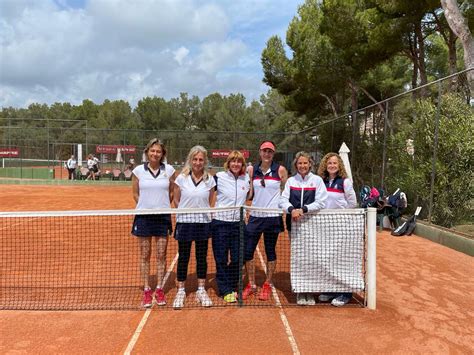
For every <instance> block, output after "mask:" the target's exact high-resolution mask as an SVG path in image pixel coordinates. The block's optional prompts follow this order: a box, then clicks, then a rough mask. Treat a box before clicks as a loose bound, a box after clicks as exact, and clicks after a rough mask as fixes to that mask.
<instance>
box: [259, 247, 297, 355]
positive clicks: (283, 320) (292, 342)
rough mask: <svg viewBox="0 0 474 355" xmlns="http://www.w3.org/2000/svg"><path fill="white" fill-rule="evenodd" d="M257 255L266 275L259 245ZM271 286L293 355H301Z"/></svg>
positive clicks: (265, 267) (274, 290)
mask: <svg viewBox="0 0 474 355" xmlns="http://www.w3.org/2000/svg"><path fill="white" fill-rule="evenodd" d="M257 254H258V258H259V259H260V263H261V264H262V265H263V271H264V272H265V274H266V273H267V265H266V264H265V262H264V260H263V256H262V253H261V252H260V249H259V248H258V245H257ZM271 286H272V294H273V298H274V299H275V304H276V305H277V306H278V313H279V314H280V319H281V321H282V323H283V326H284V328H285V332H286V335H287V336H288V341H289V342H290V345H291V349H293V354H294V355H300V350H299V349H298V344H297V343H296V339H295V337H294V335H293V332H292V331H291V327H290V323H289V322H288V318H287V317H286V314H285V311H284V310H283V307H282V306H281V302H280V297H278V293H277V291H276V289H275V287H274V286H273V284H272V285H271Z"/></svg>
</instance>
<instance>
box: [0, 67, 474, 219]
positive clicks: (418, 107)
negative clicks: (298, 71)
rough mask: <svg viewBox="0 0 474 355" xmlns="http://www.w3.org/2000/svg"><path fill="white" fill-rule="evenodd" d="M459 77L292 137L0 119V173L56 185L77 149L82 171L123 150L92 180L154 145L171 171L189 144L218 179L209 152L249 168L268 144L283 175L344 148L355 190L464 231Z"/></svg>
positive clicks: (469, 109) (469, 104) (465, 156)
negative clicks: (17, 171)
mask: <svg viewBox="0 0 474 355" xmlns="http://www.w3.org/2000/svg"><path fill="white" fill-rule="evenodd" d="M469 70H474V69H469ZM469 70H464V71H462V72H459V73H456V74H453V75H450V76H448V77H445V78H442V79H439V80H436V81H434V82H431V83H429V84H427V85H424V86H420V87H418V88H416V89H413V90H409V91H406V92H404V93H402V94H399V95H397V96H394V97H391V98H389V99H386V100H383V101H380V102H376V103H374V104H373V105H370V106H367V107H364V108H361V109H359V110H357V111H353V112H349V113H346V114H344V115H340V116H338V117H319V118H318V121H319V122H320V123H319V124H317V125H315V126H313V127H310V128H307V129H305V130H302V131H299V132H277V133H275V132H273V133H269V132H228V131H225V132H224V131H222V132H209V131H199V130H189V131H144V130H124V129H96V128H90V127H87V122H86V121H84V120H56V119H55V120H34V119H33V120H32V119H0V148H1V149H3V150H4V151H5V150H6V151H9V150H10V151H12V150H13V151H15V150H16V151H17V155H14V154H13V155H7V156H5V155H4V157H3V158H1V157H0V159H1V160H2V161H1V163H0V168H8V167H23V168H26V167H36V166H43V167H47V168H49V169H50V170H51V169H53V170H54V175H55V177H56V178H63V179H64V178H67V172H66V170H65V169H64V162H65V161H66V160H67V159H68V158H69V157H70V156H71V155H74V156H78V147H79V145H81V146H80V147H81V153H82V165H85V162H86V157H87V155H88V154H89V153H94V154H96V152H97V151H98V147H99V146H119V147H120V146H133V147H135V150H134V152H127V151H124V154H122V156H121V160H120V161H117V157H116V154H113V153H112V154H110V153H109V154H105V153H102V154H96V155H97V156H98V157H99V158H100V161H101V168H102V170H107V171H109V170H111V169H113V168H120V169H122V170H123V169H124V168H125V166H126V164H127V162H128V161H129V160H130V159H131V158H133V159H134V160H135V162H136V163H139V162H141V161H142V150H143V147H144V145H145V144H146V143H147V142H148V141H149V140H150V139H151V138H154V137H158V138H160V139H161V140H162V141H163V142H164V144H165V145H166V147H167V149H168V162H169V163H170V164H173V165H175V166H176V167H177V168H180V167H181V166H182V164H183V163H184V161H185V160H186V156H187V153H188V151H189V149H190V148H191V147H192V146H194V145H196V144H200V145H203V146H204V147H206V148H207V149H208V151H209V156H210V159H209V160H210V164H211V165H212V167H214V168H215V169H219V168H220V167H222V165H223V159H222V157H220V158H218V157H212V153H213V151H220V150H231V149H239V150H246V151H248V154H249V157H248V159H247V160H248V161H249V162H256V161H258V147H259V144H260V142H262V141H263V140H272V141H274V142H275V144H276V145H277V149H278V152H277V154H276V157H275V159H276V160H277V161H278V162H280V163H281V164H283V165H285V166H286V167H287V168H288V169H289V170H290V171H291V170H292V169H291V162H292V160H293V157H294V155H295V153H296V152H298V151H300V150H305V151H308V152H310V153H311V154H313V156H314V157H315V161H316V162H319V160H320V158H321V156H322V155H324V154H325V153H327V152H330V151H338V149H339V147H340V146H341V144H342V142H345V143H346V144H347V146H348V147H349V148H350V150H351V152H350V155H349V157H350V160H351V167H352V175H353V179H354V185H355V188H356V190H359V189H360V188H361V187H362V186H363V185H370V186H375V187H378V188H380V189H381V190H383V191H384V192H385V194H387V195H388V194H390V193H392V192H393V191H395V190H396V189H397V188H400V189H402V190H403V191H404V192H405V193H406V194H407V196H408V200H409V209H408V210H407V213H411V212H413V211H414V210H415V208H416V207H417V206H421V207H423V210H422V214H421V218H426V219H427V220H428V221H429V222H433V223H436V224H439V225H443V226H446V227H452V226H453V225H468V226H472V224H473V205H474V202H473V201H474V186H473V181H474V173H473V156H474V144H473V140H472V137H473V136H474V132H473V125H474V109H473V104H474V101H473V100H472V98H471V94H472V92H474V91H472V90H473V88H472V86H471V87H470V86H469V83H468V80H467V75H466V74H467V72H468V71H469ZM28 177H29V175H28ZM468 228H469V227H468Z"/></svg>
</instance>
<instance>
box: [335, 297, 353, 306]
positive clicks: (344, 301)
mask: <svg viewBox="0 0 474 355" xmlns="http://www.w3.org/2000/svg"><path fill="white" fill-rule="evenodd" d="M350 300H351V297H349V296H346V295H339V296H337V297H336V298H335V299H333V300H332V302H331V304H332V305H333V306H335V307H341V306H344V305H345V304H348V303H349V301H350Z"/></svg>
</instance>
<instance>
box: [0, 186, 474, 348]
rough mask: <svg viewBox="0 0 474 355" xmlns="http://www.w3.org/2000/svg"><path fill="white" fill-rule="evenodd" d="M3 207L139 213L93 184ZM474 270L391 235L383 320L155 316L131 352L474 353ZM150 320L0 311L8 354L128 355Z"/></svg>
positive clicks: (451, 255) (233, 312) (381, 254)
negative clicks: (77, 354)
mask: <svg viewBox="0 0 474 355" xmlns="http://www.w3.org/2000/svg"><path fill="white" fill-rule="evenodd" d="M0 201H2V207H1V209H2V211H26V210H77V209H124V208H127V209H128V208H133V207H134V204H133V200H132V196H131V188H130V187H124V186H121V187H112V186H110V187H109V186H97V187H96V186H93V183H91V185H90V186H65V187H62V186H59V187H58V186H17V185H0ZM473 270H474V259H473V258H472V257H470V256H467V255H465V254H462V253H459V252H456V251H454V250H451V249H449V248H446V247H444V246H441V245H438V244H435V243H432V242H430V241H427V240H425V239H422V238H419V237H416V236H411V237H401V238H395V237H392V236H390V235H389V233H388V232H386V231H385V232H382V233H378V235H377V310H376V311H370V310H368V309H364V308H359V307H342V308H334V307H332V306H329V305H328V306H316V307H290V308H283V309H279V308H276V307H275V308H255V307H247V308H245V307H244V308H241V309H239V308H235V307H228V308H214V309H205V310H204V309H203V310H201V309H184V310H181V311H173V310H162V309H159V308H157V307H154V308H153V309H152V311H151V314H150V316H149V318H148V321H147V322H146V324H145V325H144V328H143V329H142V330H141V333H140V334H139V337H138V340H137V342H136V344H135V346H134V348H133V351H132V353H137V354H138V353H183V354H185V353H207V354H240V353H245V354H248V353H256V354H270V353H271V354H276V353H278V354H291V353H295V352H296V351H299V352H301V353H302V354H313V353H343V352H346V353H377V354H380V353H400V354H401V353H418V354H427V353H430V354H444V353H455V354H472V353H474V345H473V344H474V335H473V334H474V325H473V324H474V307H473V304H474V276H473V275H474V273H473ZM111 292H112V291H111ZM143 315H144V311H71V312H64V311H54V312H45V311H0V334H1V336H0V353H2V354H22V353H25V354H26V353H41V354H46V353H47V354H51V353H66V352H67V353H70V354H71V353H123V352H124V351H125V349H126V348H127V345H128V344H129V342H130V340H131V338H132V337H133V335H134V333H135V331H136V329H137V326H138V324H139V323H140V321H141V319H142V316H143ZM282 318H283V319H287V321H288V324H287V325H286V326H285V324H284V322H283V321H282ZM289 334H290V336H289ZM291 336H292V337H293V338H291ZM291 339H294V343H293V346H292V343H291Z"/></svg>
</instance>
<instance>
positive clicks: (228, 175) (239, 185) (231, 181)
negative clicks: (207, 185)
mask: <svg viewBox="0 0 474 355" xmlns="http://www.w3.org/2000/svg"><path fill="white" fill-rule="evenodd" d="M214 179H215V180H216V183H217V185H216V187H217V190H216V191H217V200H216V207H240V206H243V205H244V204H245V200H246V199H247V193H248V192H249V190H250V177H249V175H248V174H243V175H240V176H238V177H237V178H236V177H235V176H234V174H232V172H230V171H219V172H218V173H217V174H216V175H215V178H214ZM214 219H217V220H219V221H226V222H238V221H240V211H238V210H236V211H228V212H227V211H226V212H216V213H215V214H214Z"/></svg>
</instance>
